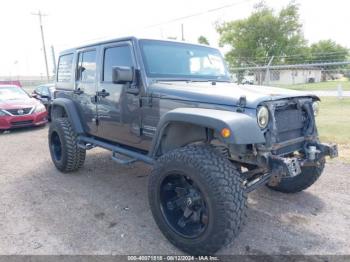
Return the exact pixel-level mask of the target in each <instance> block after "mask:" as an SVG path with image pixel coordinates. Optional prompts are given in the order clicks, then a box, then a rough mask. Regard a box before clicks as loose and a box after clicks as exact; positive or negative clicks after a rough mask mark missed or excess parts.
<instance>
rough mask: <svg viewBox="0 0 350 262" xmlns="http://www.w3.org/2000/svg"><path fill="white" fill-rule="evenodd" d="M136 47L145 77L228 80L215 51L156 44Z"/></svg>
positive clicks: (173, 43) (158, 42)
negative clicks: (144, 68) (138, 49)
mask: <svg viewBox="0 0 350 262" xmlns="http://www.w3.org/2000/svg"><path fill="white" fill-rule="evenodd" d="M140 45H141V52H142V56H143V60H144V62H145V67H146V72H147V75H148V76H149V77H159V78H167V79H175V80H177V79H179V80H193V79H203V80H216V81H220V80H221V81H229V80H230V77H229V74H228V73H227V70H226V66H225V63H224V60H223V58H222V56H221V54H220V52H219V50H217V49H214V48H210V47H205V46H199V45H191V44H185V43H176V42H167V41H156V40H141V41H140Z"/></svg>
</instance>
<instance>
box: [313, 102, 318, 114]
mask: <svg viewBox="0 0 350 262" xmlns="http://www.w3.org/2000/svg"><path fill="white" fill-rule="evenodd" d="M312 110H313V111H314V116H317V115H318V112H319V111H320V104H319V103H318V102H313V103H312Z"/></svg>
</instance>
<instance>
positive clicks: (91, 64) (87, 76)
mask: <svg viewBox="0 0 350 262" xmlns="http://www.w3.org/2000/svg"><path fill="white" fill-rule="evenodd" d="M95 78H96V51H95V50H93V51H86V52H82V53H79V59H78V69H77V80H78V81H81V82H95Z"/></svg>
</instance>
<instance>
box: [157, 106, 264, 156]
mask: <svg viewBox="0 0 350 262" xmlns="http://www.w3.org/2000/svg"><path fill="white" fill-rule="evenodd" d="M171 122H183V123H190V124H194V125H198V126H203V127H207V128H211V129H213V130H215V131H217V132H219V134H220V131H221V130H222V129H223V128H229V129H230V130H231V136H230V137H228V138H223V137H221V140H222V141H223V142H224V143H227V144H259V143H265V138H264V135H263V133H262V132H261V130H260V128H259V126H258V124H257V122H256V119H255V118H253V117H251V116H249V115H246V114H244V113H237V112H232V111H223V110H215V109H204V108H177V109H174V110H171V111H169V112H167V113H166V114H164V115H163V116H162V118H161V120H160V122H159V124H158V127H157V132H156V134H155V136H154V138H153V143H152V147H151V154H153V153H154V152H156V151H157V148H158V146H159V143H160V141H161V138H162V136H163V132H164V130H165V128H166V127H167V126H168V125H169V124H170V123H171Z"/></svg>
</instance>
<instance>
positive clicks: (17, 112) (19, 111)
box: [6, 107, 32, 116]
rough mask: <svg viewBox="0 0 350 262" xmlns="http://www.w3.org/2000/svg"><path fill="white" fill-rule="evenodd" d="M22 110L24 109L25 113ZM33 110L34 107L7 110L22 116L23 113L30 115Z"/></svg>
mask: <svg viewBox="0 0 350 262" xmlns="http://www.w3.org/2000/svg"><path fill="white" fill-rule="evenodd" d="M21 110H23V113H22V111H21ZM31 110H32V107H27V108H16V109H8V110H6V111H7V112H9V113H10V114H12V115H14V116H21V115H28V114H29V113H30V111H31Z"/></svg>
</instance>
